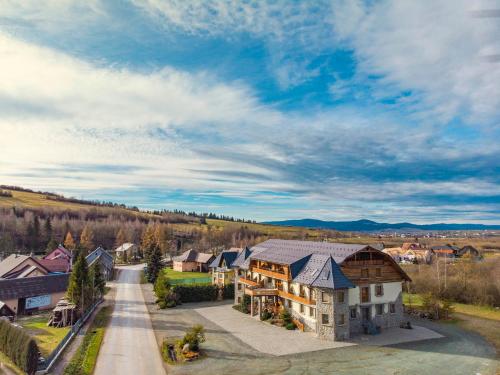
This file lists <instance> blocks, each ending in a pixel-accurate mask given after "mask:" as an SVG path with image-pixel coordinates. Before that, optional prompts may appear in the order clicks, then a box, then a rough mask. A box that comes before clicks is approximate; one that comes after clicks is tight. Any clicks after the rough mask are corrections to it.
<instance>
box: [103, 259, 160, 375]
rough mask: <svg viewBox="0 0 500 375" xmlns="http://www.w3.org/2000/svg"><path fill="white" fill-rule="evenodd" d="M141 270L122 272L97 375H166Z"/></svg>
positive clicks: (137, 267) (125, 270)
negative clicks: (146, 302)
mask: <svg viewBox="0 0 500 375" xmlns="http://www.w3.org/2000/svg"><path fill="white" fill-rule="evenodd" d="M141 267H142V266H130V267H121V268H120V269H121V272H120V276H119V278H118V280H117V281H116V288H117V290H116V297H115V309H114V311H113V315H112V318H111V322H110V324H109V326H108V328H107V330H106V334H105V335H104V340H103V343H102V346H101V350H100V351H99V357H98V358H97V364H96V368H95V372H94V374H95V375H111V374H120V375H127V374H130V375H141V374H151V375H153V374H164V373H165V371H164V369H163V364H162V359H161V357H160V353H159V350H158V346H157V344H156V340H155V335H154V332H153V328H152V325H151V319H150V317H149V314H148V310H147V308H146V304H145V302H144V297H143V296H142V291H141V286H140V281H139V280H140V269H141Z"/></svg>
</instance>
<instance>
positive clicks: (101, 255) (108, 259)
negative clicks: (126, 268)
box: [85, 246, 113, 267]
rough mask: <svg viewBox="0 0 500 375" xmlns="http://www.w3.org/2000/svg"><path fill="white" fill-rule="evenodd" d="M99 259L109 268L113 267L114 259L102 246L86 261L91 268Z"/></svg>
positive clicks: (86, 258)
mask: <svg viewBox="0 0 500 375" xmlns="http://www.w3.org/2000/svg"><path fill="white" fill-rule="evenodd" d="M98 259H102V261H103V263H104V264H105V265H106V266H108V267H112V266H113V257H112V256H111V255H109V254H108V252H107V251H106V250H104V249H103V248H102V247H101V246H99V247H98V248H97V249H95V250H94V251H92V252H91V253H90V254H89V255H87V256H86V257H85V260H86V261H87V264H88V265H89V266H91V265H92V264H93V263H94V262H96V261H97V260H98Z"/></svg>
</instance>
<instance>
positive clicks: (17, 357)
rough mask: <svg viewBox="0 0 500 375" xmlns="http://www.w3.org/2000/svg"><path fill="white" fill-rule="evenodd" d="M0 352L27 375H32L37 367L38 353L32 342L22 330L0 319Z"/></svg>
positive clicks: (34, 343) (33, 341)
mask: <svg viewBox="0 0 500 375" xmlns="http://www.w3.org/2000/svg"><path fill="white" fill-rule="evenodd" d="M0 351H2V352H3V353H5V355H7V357H9V358H10V359H11V360H12V362H14V363H15V364H16V366H17V367H19V368H21V369H22V370H24V371H25V372H26V373H27V374H30V375H31V374H34V373H35V372H36V369H37V365H38V357H39V351H38V346H37V345H36V342H35V340H33V339H32V338H31V337H30V336H29V335H28V334H27V333H26V332H24V331H23V329H22V328H18V327H14V326H13V325H12V324H10V323H9V322H7V321H6V320H1V319H0Z"/></svg>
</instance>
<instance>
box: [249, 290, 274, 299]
mask: <svg viewBox="0 0 500 375" xmlns="http://www.w3.org/2000/svg"><path fill="white" fill-rule="evenodd" d="M245 294H248V295H249V296H254V297H260V296H277V295H278V289H268V288H256V289H247V290H246V291H245Z"/></svg>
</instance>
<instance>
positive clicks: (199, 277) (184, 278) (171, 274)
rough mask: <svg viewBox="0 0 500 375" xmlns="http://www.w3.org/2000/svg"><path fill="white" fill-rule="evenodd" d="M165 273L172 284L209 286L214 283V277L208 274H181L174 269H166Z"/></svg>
mask: <svg viewBox="0 0 500 375" xmlns="http://www.w3.org/2000/svg"><path fill="white" fill-rule="evenodd" d="M163 273H164V274H165V275H166V276H167V277H168V278H169V279H170V282H171V283H172V284H207V283H211V282H212V276H211V274H210V273H206V272H179V271H174V270H173V269H172V268H164V269H163Z"/></svg>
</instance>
